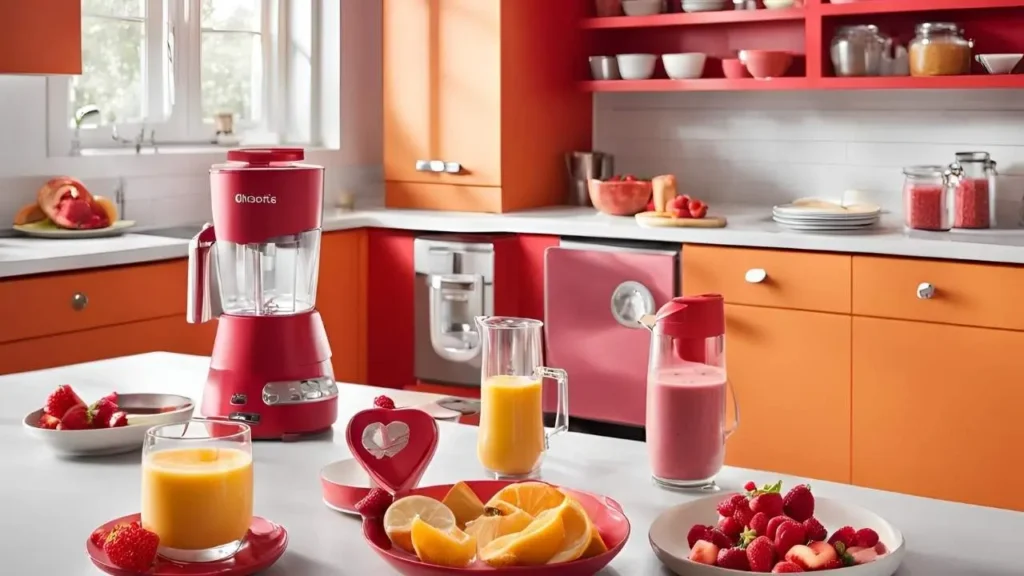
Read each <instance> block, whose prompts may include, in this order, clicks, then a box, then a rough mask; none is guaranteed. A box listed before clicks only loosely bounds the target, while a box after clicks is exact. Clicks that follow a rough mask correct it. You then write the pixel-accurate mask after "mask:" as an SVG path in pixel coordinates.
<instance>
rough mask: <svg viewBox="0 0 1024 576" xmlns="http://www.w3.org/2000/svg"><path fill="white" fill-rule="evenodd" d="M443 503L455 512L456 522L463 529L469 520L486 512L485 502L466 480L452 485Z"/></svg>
mask: <svg viewBox="0 0 1024 576" xmlns="http://www.w3.org/2000/svg"><path fill="white" fill-rule="evenodd" d="M441 503H442V504H444V505H445V506H447V507H448V508H449V509H450V510H451V511H452V512H453V513H454V514H455V523H456V524H457V525H458V526H459V528H463V529H464V528H465V527H466V524H467V523H468V522H470V521H471V520H476V519H477V518H479V517H480V515H481V514H483V513H484V503H483V502H481V501H480V498H478V497H477V495H476V493H475V492H473V489H472V488H470V487H469V486H468V485H467V484H466V483H465V482H459V483H458V484H456V485H455V486H452V489H451V490H449V491H448V494H447V495H446V496H445V497H444V500H442V501H441Z"/></svg>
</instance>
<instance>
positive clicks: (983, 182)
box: [953, 152, 997, 228]
mask: <svg viewBox="0 0 1024 576" xmlns="http://www.w3.org/2000/svg"><path fill="white" fill-rule="evenodd" d="M956 164H957V165H958V166H960V168H961V170H962V171H963V176H961V177H960V182H959V183H958V184H957V186H956V191H955V192H954V193H953V227H954V228H995V226H996V176H997V174H996V163H995V162H994V161H993V160H992V158H991V157H990V156H989V154H988V152H957V153H956Z"/></svg>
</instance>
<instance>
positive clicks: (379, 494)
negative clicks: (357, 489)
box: [355, 488, 394, 518]
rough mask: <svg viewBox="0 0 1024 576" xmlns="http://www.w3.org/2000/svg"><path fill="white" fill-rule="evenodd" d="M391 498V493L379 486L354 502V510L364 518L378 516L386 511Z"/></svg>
mask: <svg viewBox="0 0 1024 576" xmlns="http://www.w3.org/2000/svg"><path fill="white" fill-rule="evenodd" d="M393 500H394V498H393V497H392V496H391V494H388V493H387V492H386V491H384V490H381V489H380V488H374V489H373V490H370V493H369V494H367V495H366V496H365V497H363V499H362V500H360V501H359V502H356V506H355V508H356V512H359V514H360V515H362V516H363V517H365V518H380V517H382V516H384V513H385V512H387V510H388V507H389V506H391V502H392V501H393Z"/></svg>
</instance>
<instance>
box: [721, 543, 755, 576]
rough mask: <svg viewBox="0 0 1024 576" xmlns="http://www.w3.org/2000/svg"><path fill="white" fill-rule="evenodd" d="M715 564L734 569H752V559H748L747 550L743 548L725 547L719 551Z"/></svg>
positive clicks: (745, 570)
mask: <svg viewBox="0 0 1024 576" xmlns="http://www.w3.org/2000/svg"><path fill="white" fill-rule="evenodd" d="M715 566H718V567H719V568H729V569H732V570H742V571H744V572H748V571H750V561H748V560H747V551H746V550H743V549H742V548H723V549H721V550H719V551H718V560H717V561H716V562H715Z"/></svg>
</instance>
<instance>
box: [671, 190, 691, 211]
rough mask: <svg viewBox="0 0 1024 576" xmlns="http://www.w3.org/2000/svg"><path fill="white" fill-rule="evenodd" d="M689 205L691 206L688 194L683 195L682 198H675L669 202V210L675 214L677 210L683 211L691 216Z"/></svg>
mask: <svg viewBox="0 0 1024 576" xmlns="http://www.w3.org/2000/svg"><path fill="white" fill-rule="evenodd" d="M689 205H690V197H689V196H687V195H686V194H683V195H682V196H674V197H673V198H672V199H671V200H669V201H668V210H669V212H675V211H676V210H682V211H683V212H686V213H687V214H689V213H690V209H689Z"/></svg>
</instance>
